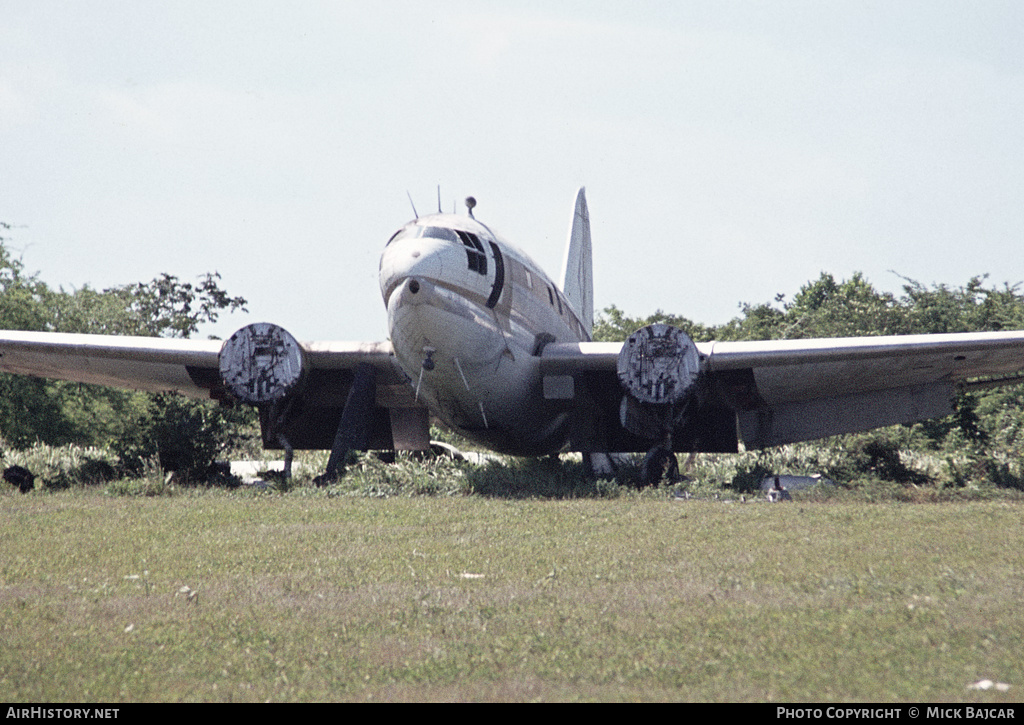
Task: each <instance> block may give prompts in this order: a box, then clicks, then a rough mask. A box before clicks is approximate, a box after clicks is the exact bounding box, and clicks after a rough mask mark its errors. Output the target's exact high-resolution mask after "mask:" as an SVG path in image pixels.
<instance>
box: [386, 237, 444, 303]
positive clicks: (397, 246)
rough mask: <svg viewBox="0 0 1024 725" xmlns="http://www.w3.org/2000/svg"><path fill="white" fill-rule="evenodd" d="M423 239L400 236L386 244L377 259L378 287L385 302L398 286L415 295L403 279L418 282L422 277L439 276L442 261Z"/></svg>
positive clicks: (389, 301) (422, 279)
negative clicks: (378, 270)
mask: <svg viewBox="0 0 1024 725" xmlns="http://www.w3.org/2000/svg"><path fill="white" fill-rule="evenodd" d="M424 241H426V240H419V239H412V240H408V241H406V240H402V241H399V242H396V243H394V244H390V245H388V247H386V248H385V249H384V254H383V255H381V260H380V291H381V294H382V295H383V297H384V304H385V305H390V304H391V297H392V295H393V294H395V292H396V291H398V290H399V288H400V287H402V288H403V289H405V291H406V292H408V293H410V294H411V295H415V294H416V293H415V292H412V291H411V290H409V289H408V285H406V284H405V282H406V280H413V279H416V280H418V281H417V286H422V284H423V281H424V280H430V279H438V278H440V276H441V270H442V262H441V259H440V255H439V254H438V253H437V250H435V249H433V248H432V246H431V245H430V244H429V243H427V244H424V243H423V242H424Z"/></svg>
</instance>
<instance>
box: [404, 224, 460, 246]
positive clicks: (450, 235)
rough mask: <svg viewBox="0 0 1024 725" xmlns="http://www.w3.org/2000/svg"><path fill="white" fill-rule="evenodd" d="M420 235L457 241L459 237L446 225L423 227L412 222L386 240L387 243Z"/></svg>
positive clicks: (417, 237) (415, 237)
mask: <svg viewBox="0 0 1024 725" xmlns="http://www.w3.org/2000/svg"><path fill="white" fill-rule="evenodd" d="M420 237H432V238H434V239H444V240H445V241H447V242H455V243H456V244H458V243H459V237H458V235H457V234H456V233H455V231H454V230H452V229H448V228H446V227H424V226H420V225H419V224H414V225H413V226H408V227H405V228H404V229H401V230H399V231H398V232H397V233H396V234H395V235H394V236H393V237H391V239H389V240H388V244H391V242H397V241H398V240H399V239H419V238H420Z"/></svg>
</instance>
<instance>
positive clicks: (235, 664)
mask: <svg viewBox="0 0 1024 725" xmlns="http://www.w3.org/2000/svg"><path fill="white" fill-rule="evenodd" d="M164 494H165V495H161V496H123V495H122V496H110V495H107V494H106V493H105V492H104V489H102V488H72V489H70V490H66V491H60V492H57V493H42V492H36V493H33V494H30V495H28V496H21V495H18V494H16V493H11V492H9V491H5V493H4V494H3V495H2V496H0V512H2V513H0V515H2V522H3V523H2V526H0V642H2V647H0V700H3V701H7V702H25V701H86V702H109V701H265V700H272V701H295V700H515V701H519V700H534V699H536V700H719V701H722V700H725V701H742V700H756V701H849V700H877V701H894V700H915V701H950V700H956V701H982V702H1002V701H1014V700H1019V699H1020V695H1021V692H1022V691H1024V690H1022V688H1024V658H1022V653H1024V614H1022V613H1021V611H1020V604H1021V602H1022V601H1024V558H1022V555H1021V552H1022V551H1024V527H1022V526H1021V521H1022V514H1024V503H1021V502H1020V501H1019V500H1018V499H1012V498H1011V499H1007V500H991V501H976V502H956V503H926V504H907V503H898V502H889V503H882V504H879V503H866V502H864V501H849V500H845V499H844V498H843V497H841V496H840V497H836V498H832V499H827V500H817V499H808V500H801V499H800V498H799V495H796V500H794V501H792V502H787V503H781V504H767V503H762V502H751V501H748V502H746V503H740V502H739V501H736V502H734V503H724V502H722V501H707V500H690V501H681V500H676V499H674V498H673V497H672V496H671V495H670V493H668V492H665V491H648V492H645V493H643V494H636V493H630V492H626V493H622V494H621V495H619V496H617V497H614V498H608V497H606V498H599V497H595V498H578V499H567V500H538V499H529V498H526V499H520V498H514V497H504V498H503V497H486V496H479V495H477V496H466V495H459V496H443V495H434V496H413V497H408V496H406V497H378V498H372V497H366V496H346V495H341V492H340V491H339V490H337V489H326V490H322V489H321V490H317V489H312V488H296V489H293V490H290V491H288V492H284V493H281V492H276V491H263V492H259V491H252V490H235V491H233V492H232V491H225V490H197V491H188V490H183V491H178V492H176V493H175V494H174V495H166V494H167V492H164ZM186 588H187V589H186ZM982 678H988V679H992V680H995V681H999V682H1005V683H1009V684H1010V686H1011V687H1010V690H1009V691H1008V692H1005V693H1002V692H996V691H995V690H990V691H986V692H978V691H970V690H968V689H967V685H968V684H970V683H972V682H975V681H977V680H980V679H982Z"/></svg>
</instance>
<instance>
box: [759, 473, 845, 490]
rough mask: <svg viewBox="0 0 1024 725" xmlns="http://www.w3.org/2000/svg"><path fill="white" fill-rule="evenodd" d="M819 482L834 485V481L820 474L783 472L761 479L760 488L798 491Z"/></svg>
mask: <svg viewBox="0 0 1024 725" xmlns="http://www.w3.org/2000/svg"><path fill="white" fill-rule="evenodd" d="M820 483H821V484H825V485H826V486H835V485H836V484H835V481H833V480H831V479H829V478H825V477H824V476H822V475H821V474H818V475H816V476H788V475H785V474H773V475H771V476H765V477H764V478H762V479H761V486H760V488H761V490H762V491H765V492H767V491H770V490H771V489H773V488H781V489H785V490H786V491H799V490H800V489H803V488H810V487H811V486H817V485H818V484H820Z"/></svg>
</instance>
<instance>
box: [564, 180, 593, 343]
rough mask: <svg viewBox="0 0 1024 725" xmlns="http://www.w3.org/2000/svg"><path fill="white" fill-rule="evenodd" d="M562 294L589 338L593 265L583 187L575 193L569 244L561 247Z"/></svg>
mask: <svg viewBox="0 0 1024 725" xmlns="http://www.w3.org/2000/svg"><path fill="white" fill-rule="evenodd" d="M562 293H563V294H564V295H565V299H566V300H568V301H569V304H571V305H572V306H573V309H575V310H576V314H577V315H578V316H579V318H580V322H582V323H583V328H584V329H585V330H586V332H587V336H588V337H589V336H590V334H591V332H592V331H593V329H594V265H593V262H592V261H591V251H590V213H589V212H588V211H587V197H586V188H584V187H581V188H580V190H579V193H577V194H576V208H575V210H574V211H573V215H572V226H571V227H570V228H569V242H568V243H567V244H566V246H565V260H564V261H563V262H562Z"/></svg>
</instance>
